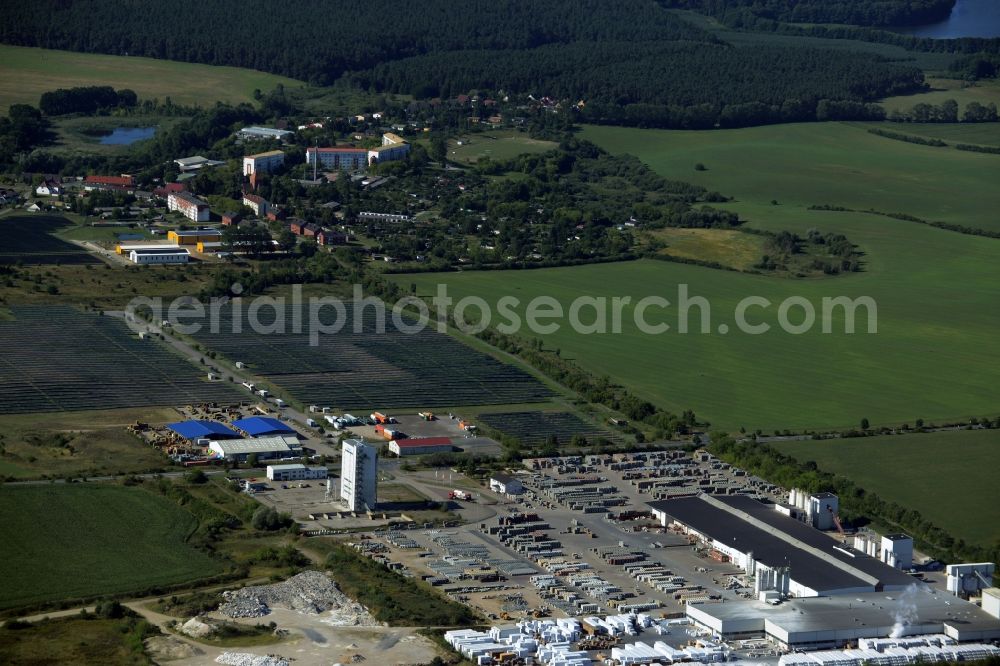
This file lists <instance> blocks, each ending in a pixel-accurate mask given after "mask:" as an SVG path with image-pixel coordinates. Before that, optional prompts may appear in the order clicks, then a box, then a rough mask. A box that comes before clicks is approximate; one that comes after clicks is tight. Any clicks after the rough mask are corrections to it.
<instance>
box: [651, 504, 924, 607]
mask: <svg viewBox="0 0 1000 666" xmlns="http://www.w3.org/2000/svg"><path fill="white" fill-rule="evenodd" d="M824 495H827V496H828V497H821V498H814V499H817V500H822V499H826V500H827V501H830V498H831V497H832V496H829V494H828V493H825V494H824ZM649 507H650V508H651V509H652V511H653V515H654V517H655V518H656V519H657V520H658V521H659V522H660V524H661V525H662V526H664V527H669V526H675V527H677V528H678V529H680V530H681V531H683V532H684V533H686V534H689V535H692V536H694V537H696V538H697V539H699V540H700V541H702V542H704V543H706V544H707V545H709V546H710V547H711V548H712V549H713V551H714V552H716V553H718V554H720V555H721V556H725V557H726V558H727V559H728V560H730V561H732V562H733V563H734V564H736V565H737V566H739V567H740V568H742V569H743V570H745V571H746V572H747V574H748V575H752V576H755V581H756V583H755V584H756V588H755V590H754V591H755V593H756V594H759V593H762V592H768V591H771V592H773V593H775V594H777V595H788V596H795V597H816V596H820V595H833V594H858V593H864V592H881V591H889V590H902V589H904V588H906V587H908V586H909V585H911V584H912V583H913V578H912V577H911V576H909V575H908V574H906V573H905V572H904V571H902V570H900V569H896V568H893V567H891V566H889V565H887V564H884V563H883V562H881V561H879V560H877V559H875V558H873V557H871V556H869V555H866V554H864V553H862V552H859V551H856V550H854V549H852V548H851V547H849V546H847V545H845V544H841V543H839V542H838V541H836V540H834V539H832V538H830V537H829V536H827V535H825V534H823V533H822V532H820V531H819V530H817V529H815V528H813V527H811V526H810V525H807V524H805V523H804V522H800V521H799V520H796V519H795V518H792V517H791V516H789V515H786V514H785V513H784V512H783V511H780V510H776V509H780V508H781V505H780V504H772V505H767V504H763V503H761V502H758V501H757V500H754V499H752V498H750V497H745V496H718V497H716V496H712V495H699V496H696V497H681V498H676V499H670V500H661V501H656V502H650V503H649ZM900 546H901V547H902V546H903V542H902V540H900ZM910 548H912V546H910Z"/></svg>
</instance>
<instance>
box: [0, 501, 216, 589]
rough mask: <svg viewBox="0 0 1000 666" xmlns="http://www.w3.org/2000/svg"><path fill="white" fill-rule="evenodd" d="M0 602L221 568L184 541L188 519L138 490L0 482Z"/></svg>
mask: <svg viewBox="0 0 1000 666" xmlns="http://www.w3.org/2000/svg"><path fill="white" fill-rule="evenodd" d="M0 515H2V516H4V520H3V523H2V525H0V561H3V562H4V564H5V565H6V567H7V573H6V575H5V576H4V577H3V580H2V582H0V608H15V607H18V606H24V605H29V604H35V603H41V602H46V601H57V600H60V599H71V598H76V597H83V596H89V595H102V594H120V593H127V592H130V591H139V590H143V589H146V588H148V587H150V586H152V585H167V584H171V583H182V582H185V581H191V580H197V579H199V578H204V577H208V576H212V575H215V574H218V573H220V572H221V570H222V566H221V565H220V563H219V562H217V561H216V560H213V559H212V558H211V557H209V556H208V555H206V554H205V553H203V552H201V551H198V550H195V549H194V548H192V547H191V546H189V545H187V543H186V539H187V537H188V535H189V534H190V533H191V532H192V530H194V528H195V519H194V517H193V516H192V515H191V514H189V513H187V512H185V511H184V510H182V509H181V508H179V507H178V506H177V505H175V504H173V503H172V502H171V501H170V500H168V499H165V498H163V497H159V496H156V495H153V494H152V493H149V492H147V491H145V490H141V489H139V488H127V487H124V486H112V485H96V484H86V485H83V484H58V485H48V484H45V485H32V486H10V485H6V486H3V487H0Z"/></svg>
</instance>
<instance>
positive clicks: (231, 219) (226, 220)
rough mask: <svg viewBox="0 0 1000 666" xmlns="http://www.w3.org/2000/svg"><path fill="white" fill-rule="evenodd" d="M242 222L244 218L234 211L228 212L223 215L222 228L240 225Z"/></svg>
mask: <svg viewBox="0 0 1000 666" xmlns="http://www.w3.org/2000/svg"><path fill="white" fill-rule="evenodd" d="M242 220H243V216H242V215H240V214H239V213H236V212H233V211H226V212H225V213H223V214H222V226H224V227H229V226H233V225H235V224H239V223H240V222H241V221H242Z"/></svg>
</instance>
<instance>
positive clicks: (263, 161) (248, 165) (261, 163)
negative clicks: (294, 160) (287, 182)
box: [243, 150, 285, 176]
mask: <svg viewBox="0 0 1000 666" xmlns="http://www.w3.org/2000/svg"><path fill="white" fill-rule="evenodd" d="M284 163H285V153H284V151H281V150H269V151H267V152H266V153H257V154H256V155H247V156H246V157H244V158H243V175H244V176H252V175H253V174H255V173H271V172H272V171H274V170H275V169H277V168H278V167H280V166H282V165H283V164H284Z"/></svg>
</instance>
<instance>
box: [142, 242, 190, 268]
mask: <svg viewBox="0 0 1000 666" xmlns="http://www.w3.org/2000/svg"><path fill="white" fill-rule="evenodd" d="M128 258H129V261H131V262H132V263H133V264H139V265H141V266H146V265H150V264H186V263H187V262H188V260H189V259H190V258H191V253H190V252H188V251H187V250H186V249H185V248H182V247H170V246H167V247H159V248H152V247H143V248H133V249H131V250H129V251H128Z"/></svg>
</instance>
